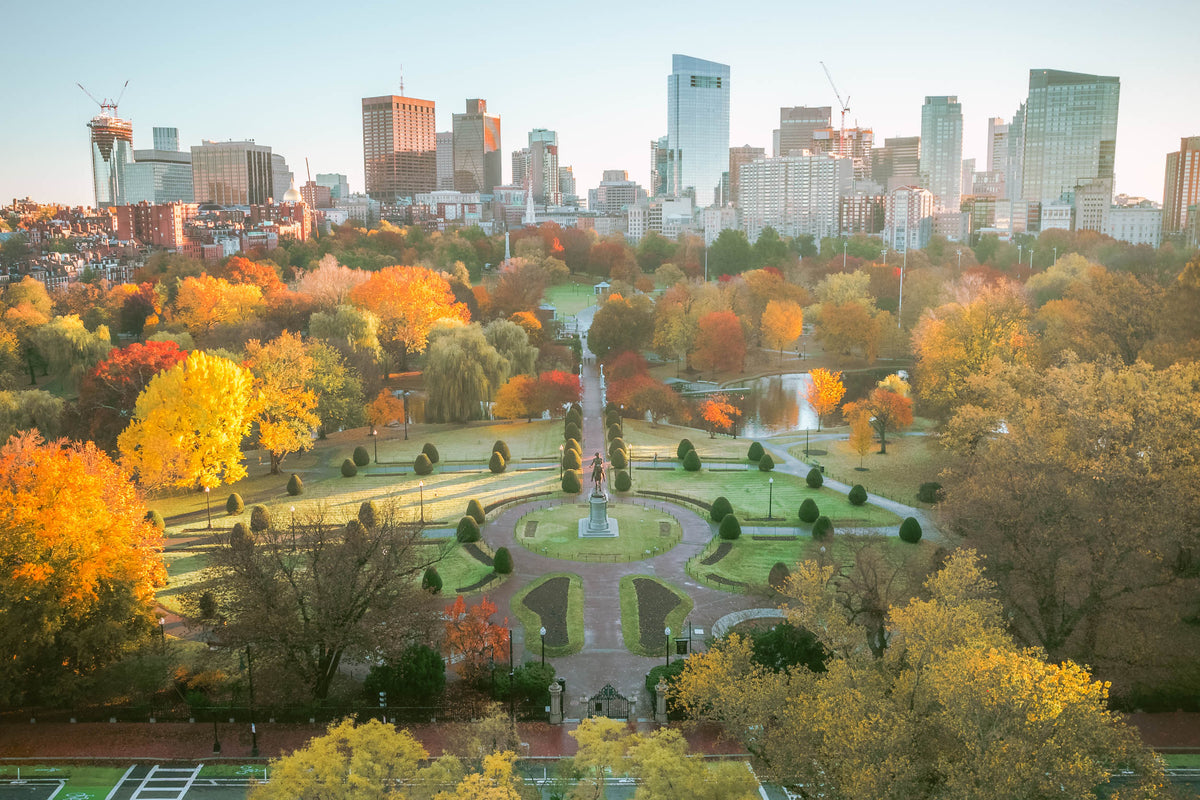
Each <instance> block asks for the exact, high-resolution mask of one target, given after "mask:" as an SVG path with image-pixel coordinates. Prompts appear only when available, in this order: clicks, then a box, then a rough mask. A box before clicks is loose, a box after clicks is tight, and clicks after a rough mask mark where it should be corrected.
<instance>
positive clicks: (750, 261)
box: [708, 228, 754, 278]
mask: <svg viewBox="0 0 1200 800" xmlns="http://www.w3.org/2000/svg"><path fill="white" fill-rule="evenodd" d="M753 265H754V253H753V251H752V249H751V247H750V240H749V239H747V238H746V234H745V233H744V232H742V231H741V230H739V229H735V228H726V229H725V230H723V231H721V232H720V233H719V234H717V238H716V240H715V241H714V242H713V243H712V245H711V246H710V247H709V248H708V275H709V276H710V277H711V278H719V277H721V276H722V275H736V274H738V273H739V272H745V271H746V270H748V269H750V268H751V267H752V266H753Z"/></svg>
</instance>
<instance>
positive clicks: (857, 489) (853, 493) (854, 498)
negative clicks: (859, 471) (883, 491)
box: [846, 483, 867, 506]
mask: <svg viewBox="0 0 1200 800" xmlns="http://www.w3.org/2000/svg"><path fill="white" fill-rule="evenodd" d="M846 499H847V500H849V501H850V505H852V506H861V505H862V504H863V503H866V502H867V490H866V489H864V488H863V485H862V484H861V483H856V484H854V485H853V486H851V487H850V491H849V492H847V493H846Z"/></svg>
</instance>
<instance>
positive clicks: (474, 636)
mask: <svg viewBox="0 0 1200 800" xmlns="http://www.w3.org/2000/svg"><path fill="white" fill-rule="evenodd" d="M495 613H496V604H495V603H493V602H492V601H491V600H489V599H487V597H482V598H480V600H479V602H478V603H476V604H475V605H473V606H468V605H467V603H466V601H465V600H464V599H463V596H462V595H461V594H460V595H459V596H458V599H456V600H455V601H454V603H453V604H452V605H450V607H449V608H447V609H446V612H445V614H444V615H443V616H444V619H445V620H446V637H445V639H444V643H445V645H446V655H447V656H449V657H451V658H453V657H457V661H455V662H454V669H455V670H456V671H457V672H458V674H459V675H461V676H462V678H463V680H465V681H467V682H469V683H475V684H478V683H480V682H482V679H483V676H484V675H485V674H486V670H487V664H488V661H489V660H495V661H503V660H504V659H505V658H506V657H507V656H508V650H507V648H508V618H507V617H506V618H505V620H504V624H503V625H496V624H495V623H493V622H492V621H491V619H492V615H493V614H495Z"/></svg>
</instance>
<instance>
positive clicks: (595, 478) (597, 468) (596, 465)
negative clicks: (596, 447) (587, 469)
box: [592, 453, 604, 494]
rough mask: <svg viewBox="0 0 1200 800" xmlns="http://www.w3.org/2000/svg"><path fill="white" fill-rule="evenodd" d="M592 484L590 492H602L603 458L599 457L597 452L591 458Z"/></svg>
mask: <svg viewBox="0 0 1200 800" xmlns="http://www.w3.org/2000/svg"><path fill="white" fill-rule="evenodd" d="M592 484H593V489H592V494H604V490H603V488H602V487H603V484H604V459H602V458H600V454H599V453H596V456H595V458H593V459H592Z"/></svg>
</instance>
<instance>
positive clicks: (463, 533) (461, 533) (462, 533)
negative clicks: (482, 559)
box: [454, 517, 479, 544]
mask: <svg viewBox="0 0 1200 800" xmlns="http://www.w3.org/2000/svg"><path fill="white" fill-rule="evenodd" d="M454 538H455V539H458V541H460V542H461V543H463V544H470V543H471V542H478V541H479V523H478V522H476V521H475V518H474V517H463V518H462V519H460V520H459V521H458V528H457V529H456V530H455V531H454Z"/></svg>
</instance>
